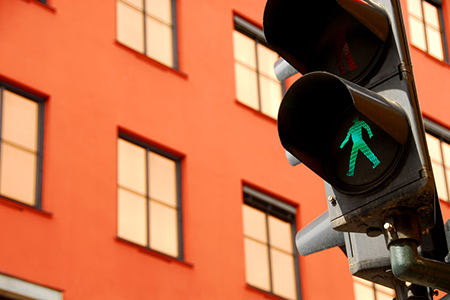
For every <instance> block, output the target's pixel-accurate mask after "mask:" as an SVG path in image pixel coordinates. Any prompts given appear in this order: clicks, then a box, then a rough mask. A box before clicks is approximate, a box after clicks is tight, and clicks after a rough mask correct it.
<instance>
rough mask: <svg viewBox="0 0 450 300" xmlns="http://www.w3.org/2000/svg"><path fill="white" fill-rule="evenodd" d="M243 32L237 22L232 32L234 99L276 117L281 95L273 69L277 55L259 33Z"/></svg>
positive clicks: (279, 84) (280, 88)
mask: <svg viewBox="0 0 450 300" xmlns="http://www.w3.org/2000/svg"><path fill="white" fill-rule="evenodd" d="M243 31H245V30H240V27H239V26H238V25H236V29H235V30H234V32H233V48H234V60H235V64H234V68H235V80H236V99H237V100H238V101H239V102H241V103H243V104H245V105H247V106H249V107H251V108H253V109H255V110H258V111H260V112H262V113H263V114H265V115H267V116H270V117H272V118H274V119H276V118H277V115H278V108H279V106H280V102H281V98H282V84H281V82H280V81H278V79H277V78H276V76H275V72H274V68H273V66H274V64H275V62H276V61H277V59H278V54H277V53H276V52H274V51H272V50H271V49H269V48H268V47H267V45H266V43H265V41H264V40H263V38H261V37H260V36H256V35H252V34H250V33H249V32H245V34H244V33H243ZM259 31H261V30H259ZM261 36H263V34H262V31H261Z"/></svg>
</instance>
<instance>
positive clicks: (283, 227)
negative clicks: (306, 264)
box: [269, 216, 293, 254]
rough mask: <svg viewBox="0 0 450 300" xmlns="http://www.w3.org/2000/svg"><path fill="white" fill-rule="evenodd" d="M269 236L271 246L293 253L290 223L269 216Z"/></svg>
mask: <svg viewBox="0 0 450 300" xmlns="http://www.w3.org/2000/svg"><path fill="white" fill-rule="evenodd" d="M269 238H270V245H271V246H272V247H276V248H278V249H280V250H283V251H284V252H287V253H291V254H292V253H293V246H292V240H293V237H292V228H291V224H290V223H288V222H284V221H282V220H280V219H278V218H275V217H272V216H269Z"/></svg>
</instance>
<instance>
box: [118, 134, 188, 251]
mask: <svg viewBox="0 0 450 300" xmlns="http://www.w3.org/2000/svg"><path fill="white" fill-rule="evenodd" d="M117 150H118V206H117V207H118V222H117V223H118V229H117V235H118V236H119V237H120V238H123V239H125V240H128V241H130V242H133V243H135V244H138V245H141V246H144V247H147V248H150V249H153V250H155V251H158V252H161V253H165V254H167V255H170V256H173V257H178V258H182V253H181V252H180V246H181V245H180V242H179V240H180V234H181V233H180V231H181V224H180V217H181V216H180V200H179V173H180V170H179V160H178V159H177V158H173V157H170V158H169V157H167V156H165V155H163V154H161V153H157V152H155V151H156V149H153V148H152V147H150V146H147V145H146V144H144V143H140V142H138V141H134V140H132V139H127V138H126V137H121V138H119V139H118V145H117Z"/></svg>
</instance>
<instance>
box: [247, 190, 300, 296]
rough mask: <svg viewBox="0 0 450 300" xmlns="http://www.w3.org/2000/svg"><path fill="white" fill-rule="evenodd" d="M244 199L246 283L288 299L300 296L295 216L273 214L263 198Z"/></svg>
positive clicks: (248, 197)
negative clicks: (295, 247) (294, 227)
mask: <svg viewBox="0 0 450 300" xmlns="http://www.w3.org/2000/svg"><path fill="white" fill-rule="evenodd" d="M245 199H246V201H245V202H246V203H245V204H243V206H242V214H243V225H244V247H245V270H246V280H247V283H248V284H249V285H250V286H252V287H255V288H258V289H260V290H263V291H266V292H268V293H271V294H274V295H277V296H280V297H283V298H285V299H297V289H298V278H297V275H296V262H295V254H294V250H293V230H294V229H293V226H292V222H294V220H295V216H294V215H291V214H289V213H285V214H284V215H277V216H275V215H272V213H271V209H270V208H269V207H270V206H268V205H264V204H262V203H263V202H259V201H261V200H255V198H253V197H252V196H250V195H245ZM286 216H289V217H286ZM285 217H286V218H287V219H289V220H287V219H285Z"/></svg>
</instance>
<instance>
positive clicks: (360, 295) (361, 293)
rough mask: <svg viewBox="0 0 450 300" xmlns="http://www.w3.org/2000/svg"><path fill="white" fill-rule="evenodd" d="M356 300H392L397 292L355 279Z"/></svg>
mask: <svg viewBox="0 0 450 300" xmlns="http://www.w3.org/2000/svg"><path fill="white" fill-rule="evenodd" d="M353 290H354V293H355V300H392V299H393V298H394V297H395V291H394V290H393V289H391V288H388V287H385V286H382V285H379V284H375V283H373V282H370V281H367V280H364V279H361V278H358V277H356V276H354V277H353Z"/></svg>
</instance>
